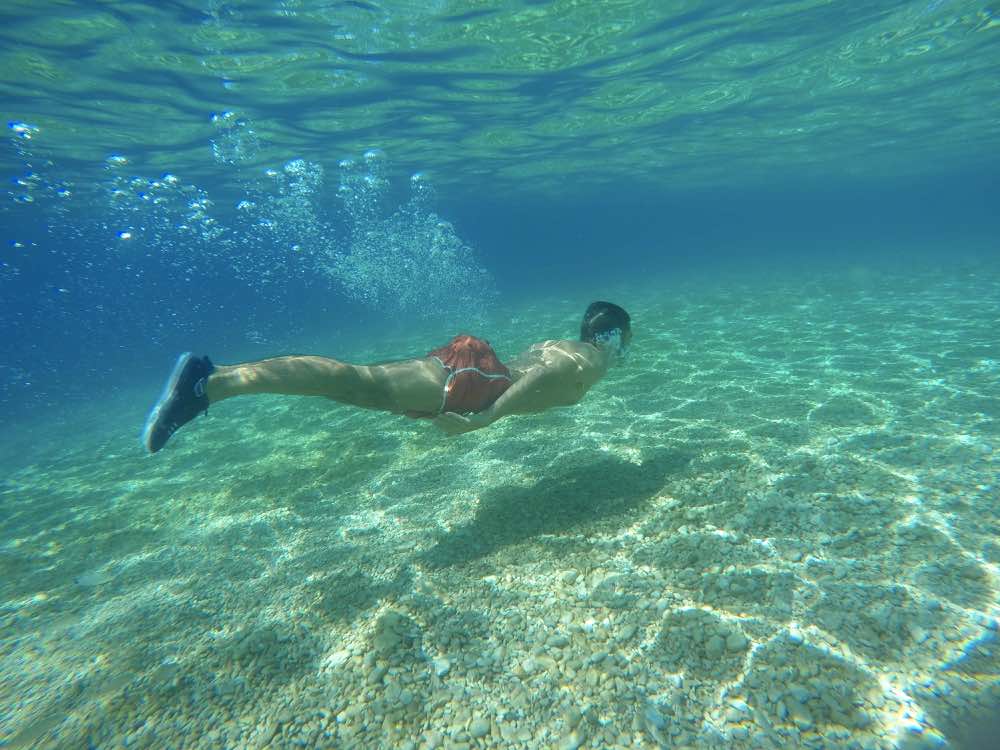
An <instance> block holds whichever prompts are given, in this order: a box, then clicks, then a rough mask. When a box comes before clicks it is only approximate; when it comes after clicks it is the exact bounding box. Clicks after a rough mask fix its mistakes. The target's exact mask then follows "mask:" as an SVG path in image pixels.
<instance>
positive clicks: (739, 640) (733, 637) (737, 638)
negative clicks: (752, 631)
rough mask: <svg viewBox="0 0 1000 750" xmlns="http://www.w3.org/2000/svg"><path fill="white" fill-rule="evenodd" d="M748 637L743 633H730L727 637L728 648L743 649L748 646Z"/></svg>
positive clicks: (731, 649)
mask: <svg viewBox="0 0 1000 750" xmlns="http://www.w3.org/2000/svg"><path fill="white" fill-rule="evenodd" d="M747 643H748V641H747V638H746V636H745V635H743V633H730V634H729V636H728V637H727V638H726V648H727V649H728V650H730V651H743V650H744V649H746V647H747Z"/></svg>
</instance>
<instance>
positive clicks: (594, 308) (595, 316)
mask: <svg viewBox="0 0 1000 750" xmlns="http://www.w3.org/2000/svg"><path fill="white" fill-rule="evenodd" d="M615 328H621V329H622V336H625V335H626V334H628V333H630V332H631V330H632V318H630V317H629V314H628V313H627V312H625V310H623V309H622V308H620V307H618V305H614V304H612V303H610V302H591V303H590V307H588V308H587V312H585V313H584V314H583V322H582V323H581V324H580V341H585V342H587V343H588V344H593V343H595V341H596V337H597V336H598V335H599V334H602V333H606V332H607V331H610V330H613V329H615Z"/></svg>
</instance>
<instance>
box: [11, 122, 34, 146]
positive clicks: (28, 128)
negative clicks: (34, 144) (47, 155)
mask: <svg viewBox="0 0 1000 750" xmlns="http://www.w3.org/2000/svg"><path fill="white" fill-rule="evenodd" d="M7 127H8V128H10V129H11V130H12V131H13V133H14V135H15V136H17V137H18V138H21V139H23V140H26V141H30V140H31V137H32V136H33V135H34V134H35V133H37V132H38V126H37V125H29V124H28V123H26V122H17V121H16V120H12V121H11V122H8V123H7Z"/></svg>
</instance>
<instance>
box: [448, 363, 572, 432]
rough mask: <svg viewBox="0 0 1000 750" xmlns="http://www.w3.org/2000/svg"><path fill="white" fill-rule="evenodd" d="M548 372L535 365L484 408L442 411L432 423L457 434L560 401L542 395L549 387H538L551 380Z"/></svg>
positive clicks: (478, 428) (543, 409)
mask: <svg viewBox="0 0 1000 750" xmlns="http://www.w3.org/2000/svg"><path fill="white" fill-rule="evenodd" d="M552 374H553V372H552V369H551V368H539V369H537V370H535V371H533V372H530V373H528V374H527V375H525V376H524V377H523V378H521V379H520V380H518V381H517V382H516V383H514V385H512V386H511V387H510V388H508V389H507V390H506V391H504V392H503V394H502V395H501V396H500V398H498V399H497V400H496V401H494V402H493V405H492V406H490V407H489V408H488V409H484V410H483V411H481V412H478V413H476V414H468V415H465V414H455V413H454V412H445V413H444V414H441V415H439V416H437V417H436V418H435V419H434V424H435V425H437V427H439V428H440V429H442V430H444V431H445V432H447V433H448V434H449V435H461V434H462V433H463V432H472V431H473V430H480V429H482V428H483V427H489V426H490V425H491V424H493V423H494V422H496V421H497V420H498V419H502V418H503V417H506V416H509V415H511V414H535V413H537V412H540V411H545V410H546V409H548V408H550V407H552V406H557V405H558V404H559V403H561V402H560V401H559V400H558V399H552V398H546V397H545V396H546V391H548V390H551V389H550V388H543V387H542V386H543V384H546V383H545V381H551V379H552Z"/></svg>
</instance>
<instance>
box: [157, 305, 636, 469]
mask: <svg viewBox="0 0 1000 750" xmlns="http://www.w3.org/2000/svg"><path fill="white" fill-rule="evenodd" d="M631 340H632V327H631V318H630V317H629V314H628V313H627V312H625V310H623V309H622V308H620V307H618V305H613V304H611V303H610V302H594V303H593V304H591V305H590V306H589V307H588V308H587V311H586V312H585V313H584V315H583V322H582V323H581V324H580V340H579V341H568V340H550V341H542V342H541V343H538V344H533V345H532V346H531V347H530V348H529V349H528V351H526V352H525V353H524V354H522V355H520V356H518V357H517V358H515V359H514V360H513V361H511V362H509V363H508V364H507V365H504V364H503V363H501V362H500V360H499V359H497V356H496V354H495V353H494V352H493V349H492V348H491V347H490V345H489V342H487V341H483V340H482V339H477V338H475V337H473V336H468V335H464V334H463V335H459V336H456V337H455V338H453V339H452V340H451V342H450V343H448V344H447V345H445V346H443V347H441V348H440V349H435V350H434V351H432V352H430V353H429V354H428V355H427V356H426V357H421V358H419V359H407V360H402V361H398V362H386V363H382V364H376V365H352V364H349V363H347V362H340V361H338V360H335V359H328V358H326V357H315V356H309V355H290V356H286V357H274V358H273V359H263V360H260V361H258V362H245V363H243V364H239V365H220V366H218V367H216V366H214V365H213V364H212V362H211V361H210V360H209V358H208V357H205V356H202V357H195V356H194V355H192V354H191V353H186V354H182V355H181V356H180V358H178V360H177V364H176V365H174V369H173V372H172V373H171V374H170V377H169V379H168V380H167V385H166V387H165V388H164V389H163V394H162V395H161V396H160V399H159V401H157V402H156V405H155V406H154V407H153V410H152V411H151V412H150V413H149V417H148V418H147V419H146V426H145V428H144V429H143V431H142V443H143V445H144V446H145V447H146V450H148V451H149V452H150V453H156V451H158V450H160V449H161V448H162V447H163V446H164V445H166V442H167V440H169V439H170V436H171V435H173V434H174V433H175V432H176V431H177V430H178V429H179V428H181V427H183V426H184V425H185V424H187V423H188V422H190V421H191V420H192V419H194V418H195V417H196V416H198V414H201V413H202V412H206V411H208V406H209V404H214V403H215V402H216V401H222V400H223V399H226V398H230V397H232V396H242V395H245V394H250V393H283V394H288V395H296V396H326V397H327V398H330V399H333V400H334V401H339V402H340V403H342V404H351V405H352V406H360V407H362V408H365V409H377V410H380V411H388V412H392V413H393V414H404V415H406V416H408V417H413V418H427V419H433V420H434V424H435V425H437V426H438V427H440V428H441V429H442V430H444V431H445V432H447V433H448V434H450V435H458V434H461V433H463V432H470V431H472V430H478V429H480V428H482V427H487V426H488V425H491V424H493V423H494V422H496V421H497V420H498V419H501V418H503V417H506V416H509V415H511V414H534V413H536V412H540V411H545V410H546V409H549V408H552V407H554V406H570V405H572V404H575V403H577V402H578V401H579V400H580V399H581V398H583V396H584V394H585V393H586V392H587V391H588V390H589V389H590V387H591V386H592V385H594V383H596V382H597V381H598V380H600V379H601V378H602V377H604V374H605V373H606V372H607V371H608V368H609V367H610V366H611V364H612V363H613V362H614V361H615V360H617V359H618V358H619V357H620V356H622V355H624V353H625V350H626V349H627V347H628V345H629V342H631Z"/></svg>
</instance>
